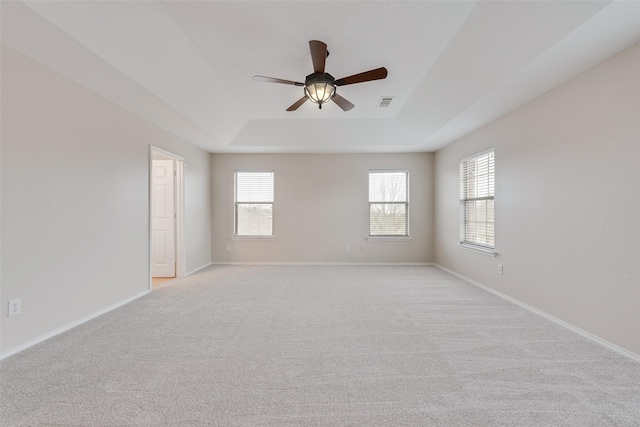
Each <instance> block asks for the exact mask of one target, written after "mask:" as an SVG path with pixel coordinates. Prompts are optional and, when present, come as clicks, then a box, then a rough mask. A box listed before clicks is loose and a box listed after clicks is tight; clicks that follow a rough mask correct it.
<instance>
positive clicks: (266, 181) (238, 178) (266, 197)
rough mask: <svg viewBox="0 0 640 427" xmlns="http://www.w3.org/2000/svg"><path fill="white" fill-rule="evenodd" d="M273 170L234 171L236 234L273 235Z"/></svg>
mask: <svg viewBox="0 0 640 427" xmlns="http://www.w3.org/2000/svg"><path fill="white" fill-rule="evenodd" d="M273 175H274V174H273V172H238V171H236V172H235V208H236V212H235V232H234V234H235V235H236V236H273Z"/></svg>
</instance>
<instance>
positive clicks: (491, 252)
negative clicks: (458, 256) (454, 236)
mask: <svg viewBox="0 0 640 427" xmlns="http://www.w3.org/2000/svg"><path fill="white" fill-rule="evenodd" d="M458 246H459V247H461V248H462V249H466V250H468V251H472V252H477V253H480V254H482V255H487V256H491V257H495V256H496V255H498V253H497V252H496V251H495V249H489V248H483V247H481V246H474V245H465V244H464V243H458Z"/></svg>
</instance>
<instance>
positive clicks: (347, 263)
mask: <svg viewBox="0 0 640 427" xmlns="http://www.w3.org/2000/svg"><path fill="white" fill-rule="evenodd" d="M211 264H213V265H390V266H394V265H395V266H412V265H416V266H427V265H435V264H434V263H432V262H307V261H301V262H293V261H282V262H280V261H273V262H250V261H247V262H243V261H240V262H227V261H215V262H211Z"/></svg>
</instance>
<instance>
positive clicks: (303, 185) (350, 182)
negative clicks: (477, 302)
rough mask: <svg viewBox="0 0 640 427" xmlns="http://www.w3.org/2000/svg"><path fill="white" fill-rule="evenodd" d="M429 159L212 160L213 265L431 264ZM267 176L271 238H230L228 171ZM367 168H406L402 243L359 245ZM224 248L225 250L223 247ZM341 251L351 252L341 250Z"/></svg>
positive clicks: (333, 156)
mask: <svg viewBox="0 0 640 427" xmlns="http://www.w3.org/2000/svg"><path fill="white" fill-rule="evenodd" d="M432 163H433V154H430V153H420V154H391V155H390V154H346V155H345V154H269V155H254V154H213V155H212V156H211V181H212V183H213V187H212V201H213V211H212V214H213V217H212V227H211V229H212V239H211V248H212V256H213V258H212V259H213V261H214V262H357V263H360V262H364V263H366V262H419V263H424V262H431V261H433V246H432V244H433V203H432V200H433V166H432ZM236 169H241V170H274V171H275V189H274V192H275V203H274V213H273V216H274V220H273V221H274V224H273V227H274V234H275V236H276V238H275V239H273V240H257V239H233V215H234V195H233V190H234V189H233V172H234V170H236ZM369 169H407V170H409V175H410V202H409V209H410V212H409V215H410V235H411V240H409V241H380V240H376V241H372V240H367V239H366V237H367V235H368V220H369V216H368V215H369V205H368V179H369V175H368V172H369ZM227 244H231V251H230V252H227V251H226V245H227ZM344 245H349V246H350V247H351V251H350V252H345V250H344Z"/></svg>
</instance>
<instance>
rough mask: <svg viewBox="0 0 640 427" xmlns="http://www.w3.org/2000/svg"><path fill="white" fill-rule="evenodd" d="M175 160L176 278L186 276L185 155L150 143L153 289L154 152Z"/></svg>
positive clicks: (150, 271)
mask: <svg viewBox="0 0 640 427" xmlns="http://www.w3.org/2000/svg"><path fill="white" fill-rule="evenodd" d="M154 153H157V154H160V155H162V156H164V157H168V158H169V159H171V160H173V166H174V170H175V180H174V186H175V188H174V191H173V203H174V206H175V214H176V218H175V245H176V278H178V277H185V276H186V274H185V254H184V167H185V162H184V157H181V156H178V155H177V154H173V153H171V152H170V151H167V150H163V149H162V148H158V147H154V146H153V145H149V290H152V289H153V272H152V271H153V270H152V269H153V204H152V198H153V154H154Z"/></svg>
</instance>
